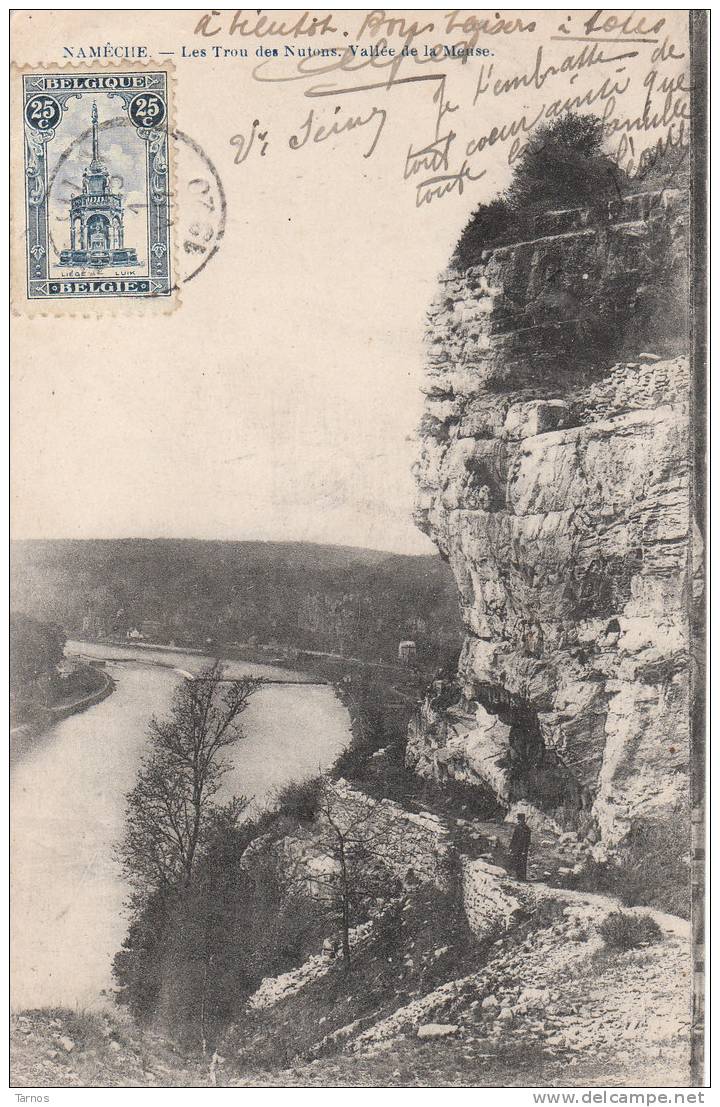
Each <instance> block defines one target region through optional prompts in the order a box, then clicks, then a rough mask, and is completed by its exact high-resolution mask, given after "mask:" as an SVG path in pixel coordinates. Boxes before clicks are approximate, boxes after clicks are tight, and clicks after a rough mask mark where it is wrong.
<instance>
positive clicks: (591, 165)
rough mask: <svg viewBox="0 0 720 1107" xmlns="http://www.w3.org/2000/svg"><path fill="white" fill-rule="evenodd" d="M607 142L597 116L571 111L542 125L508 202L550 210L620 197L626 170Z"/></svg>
mask: <svg viewBox="0 0 720 1107" xmlns="http://www.w3.org/2000/svg"><path fill="white" fill-rule="evenodd" d="M602 143H603V123H602V120H601V119H599V118H598V117H597V116H596V115H578V114H575V113H573V112H569V113H567V114H566V115H562V116H560V117H559V118H558V119H555V120H553V121H552V122H551V123H544V124H541V126H539V127H538V128H537V129H536V130H535V131H534V132H533V134H532V137H531V138H530V141H529V142H528V144H527V146H526V147H525V149H524V151H523V153H522V154H521V155H520V158H519V159H518V162H517V164H516V166H515V170H514V172H513V178H512V181H511V183H510V187H509V188H508V190H507V194H506V196H507V200H508V203H509V204H510V206H511V207H512V208H514V209H516V210H517V211H523V212H527V211H533V210H534V211H548V210H550V209H551V208H571V207H581V206H582V205H584V204H593V203H597V202H598V201H600V200H602V199H603V198H604V199H609V198H611V197H616V196H619V195H620V194H621V189H622V187H623V186H624V183H625V175H624V173H623V172H622V170H621V169H620V168H619V166H618V165H617V164H616V163H615V162H614V161H613V160H612V158H610V157H608V156H607V154H605V153H604V152H603V149H602Z"/></svg>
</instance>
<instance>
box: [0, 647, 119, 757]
mask: <svg viewBox="0 0 720 1107" xmlns="http://www.w3.org/2000/svg"><path fill="white" fill-rule="evenodd" d="M82 673H83V675H84V676H85V677H89V678H90V679H91V680H92V681H93V682H94V683H95V684H96V687H95V688H94V689H92V690H91V691H89V692H84V693H83V694H82V695H79V696H77V697H75V698H73V699H70V700H65V701H62V702H60V703H57V704H52V705H49V706H46V705H42V706H38V707H37V708H36V709H35V712H34V715H33V718H32V719H28V720H26V721H25V722H22V723H18V724H17V725H16V726H14V727H11V728H10V762H11V763H12V762H13V760H15V759H16V758H18V757H22V755H23V754H24V753H26V752H27V750H28V748H29V747H30V746H31V745H32V743H33V742H34V741H35V739H36V738H37V737H38V736H39V735H40V734H42V733H43V732H44V731H46V730H47V729H48V727H51V726H54V725H55V723H59V722H60V721H61V720H62V719H67V718H69V716H70V715H76V714H78V713H79V712H81V711H86V710H87V709H88V708H89V707H94V706H95V704H97V703H101V702H102V701H103V700H105V699H107V697H108V696H110V695H112V693H113V692H114V691H115V681H114V680H113V678H112V677H111V676H110V674H109V673H106V672H105V671H104V670H103V669H101V668H99V667H98V666H97V665H84V666H83V667H82Z"/></svg>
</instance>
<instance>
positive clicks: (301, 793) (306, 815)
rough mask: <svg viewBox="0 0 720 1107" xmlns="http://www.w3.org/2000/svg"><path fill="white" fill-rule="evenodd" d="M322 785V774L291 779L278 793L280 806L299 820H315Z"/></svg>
mask: <svg viewBox="0 0 720 1107" xmlns="http://www.w3.org/2000/svg"><path fill="white" fill-rule="evenodd" d="M321 786H322V777H320V776H314V777H308V778H307V780H299V781H291V782H290V783H289V784H286V785H285V787H284V788H281V789H280V790H279V791H278V793H277V796H276V799H277V805H278V808H279V809H280V811H281V812H282V813H283V814H284V815H289V816H290V817H291V818H295V819H298V821H299V822H302V823H311V822H313V820H314V819H315V816H316V814H317V810H318V802H319V798H320V788H321Z"/></svg>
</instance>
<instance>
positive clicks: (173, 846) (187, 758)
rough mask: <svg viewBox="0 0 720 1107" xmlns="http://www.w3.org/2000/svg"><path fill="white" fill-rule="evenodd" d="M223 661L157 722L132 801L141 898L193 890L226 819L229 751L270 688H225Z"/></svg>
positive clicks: (128, 845)
mask: <svg viewBox="0 0 720 1107" xmlns="http://www.w3.org/2000/svg"><path fill="white" fill-rule="evenodd" d="M222 672H223V668H222V665H221V663H220V662H218V661H216V662H215V663H214V664H213V665H211V666H209V667H208V668H206V669H204V670H203V671H202V672H201V673H200V674H199V675H198V676H197V677H195V678H192V679H187V680H184V681H183V682H182V684H181V685H180V686H179V688H178V689H177V690H176V692H175V696H174V699H173V704H172V709H171V712H170V715H169V717H168V718H167V719H166V720H158V719H156V718H153V719H151V721H150V726H149V731H148V738H149V742H150V752H149V754H148V755H147V756H146V757H145V758H144V759H143V761H142V763H141V766H140V769H139V772H138V777H137V783H136V784H135V787H134V788H133V790H132V791H131V792H130V793H129V795H128V797H127V814H126V831H125V837H124V839H123V842H122V844H121V845H120V847H119V851H118V853H119V859H120V861H121V863H122V865H123V867H124V869H125V872H126V875H127V877H128V879H129V882H130V884H131V885H132V887H133V888H134V889H135V892H136V894H137V895H139V896H140V897H141V898H144V897H146V896H147V895H149V894H152V893H153V892H158V891H163V890H164V891H170V890H172V889H176V888H177V887H178V886H183V887H185V888H187V887H189V886H190V884H191V882H192V879H193V873H194V867H195V863H196V860H197V857H198V854H199V851H200V850H201V848H202V846H203V845H204V843H205V842H206V840H207V836H208V832H209V830H210V829H211V826H212V825H213V821H216V820H217V818H218V817H219V815H220V811H221V809H220V806H219V805H218V804H217V803H216V802H215V797H216V795H217V792H218V789H219V787H220V783H221V781H222V778H223V776H224V775H225V773H226V772H227V769H228V768H229V766H228V764H227V761H226V760H225V759H224V758H223V751H224V750H226V749H228V748H229V747H230V746H233V745H235V744H236V743H237V742H238V741H239V740H240V739H241V738H243V737H244V735H243V732H242V730H241V728H240V725H239V718H240V716H241V715H242V713H243V712H244V711H245V710H246V708H247V706H248V703H249V701H250V697H251V696H252V695H253V694H254V693H255V692H256V691H257V689H258V687H259V686H260V684H261V683H262V682H261V681H259V680H256V679H254V678H249V677H245V678H243V679H241V680H229V681H224V680H223V676H222ZM246 806H247V801H246V800H245V799H243V798H235V799H233V800H232V801H231V803H230V804H229V805H226V807H225V809H224V817H225V818H226V819H230V820H231V821H237V819H238V818H239V816H240V814H241V813H242V811H243V810H244V808H245V807H246Z"/></svg>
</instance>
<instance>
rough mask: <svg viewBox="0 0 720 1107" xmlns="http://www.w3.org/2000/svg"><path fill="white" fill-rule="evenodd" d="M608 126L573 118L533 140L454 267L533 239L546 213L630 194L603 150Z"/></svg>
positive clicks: (477, 216) (476, 216) (477, 220)
mask: <svg viewBox="0 0 720 1107" xmlns="http://www.w3.org/2000/svg"><path fill="white" fill-rule="evenodd" d="M602 138H603V125H602V120H600V119H599V118H598V117H597V116H594V115H579V114H575V113H573V112H567V113H566V114H565V115H563V116H561V117H560V118H559V119H555V120H553V121H552V122H548V123H544V124H542V125H541V126H539V127H538V128H537V129H536V130H535V131H534V132H533V134H532V136H531V138H530V140H529V141H528V143H527V145H526V147H525V149H524V150H523V152H522V154H521V155H520V157H519V158H518V159H517V161H516V163H515V168H514V170H513V176H512V180H511V182H510V185H509V187H508V189H507V191H506V192H505V194H504V196H500V197H497V198H496V199H494V200H492V201H491V202H490V203H488V204H479V205H478V207H477V208H476V209H475V211H474V212H473V213H472V215H471V217H470V219H469V221H468V223H467V225H466V226H465V228H464V230H463V232H462V234H461V235H460V239H459V241H458V244H457V247H456V250H455V253H454V254H453V257H452V264H453V265H457V266H459V267H461V268H463V269H467V268H469V267H470V266H472V265H477V264H478V262H479V261H480V257H481V255H482V251H483V250H488V249H491V248H493V247H495V246H504V245H507V244H509V243H511V242H521V241H522V240H523V239H524V238H528V237H532V233H533V232H532V226H533V220H534V218H535V217H536V216H538V215H540V214H542V213H543V212H547V211H552V210H562V209H571V208H587V207H593V206H595V205H602V204H603V203H604V202H605V201H607V200H609V199H612V198H616V197H618V196H619V195H621V194H622V192H623V191H626V190H627V178H626V176H625V174H624V173H623V171H622V170H621V169H620V168H619V166H618V165H617V164H616V163H615V162H614V161H613V160H612V159H611V158H609V157H608V156H607V155H606V154H605V153H604V152H603V149H602Z"/></svg>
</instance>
